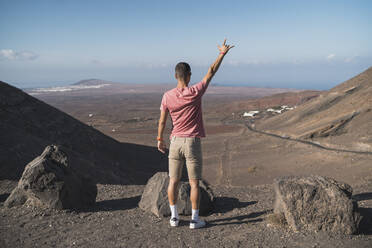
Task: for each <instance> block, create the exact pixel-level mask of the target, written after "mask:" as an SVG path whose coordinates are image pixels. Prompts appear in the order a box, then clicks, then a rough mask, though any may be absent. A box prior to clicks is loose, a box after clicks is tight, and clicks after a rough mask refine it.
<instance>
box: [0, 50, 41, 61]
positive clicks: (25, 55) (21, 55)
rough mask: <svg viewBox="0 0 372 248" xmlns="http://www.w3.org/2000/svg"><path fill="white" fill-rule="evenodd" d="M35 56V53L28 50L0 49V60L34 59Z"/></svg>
mask: <svg viewBox="0 0 372 248" xmlns="http://www.w3.org/2000/svg"><path fill="white" fill-rule="evenodd" d="M37 57H38V55H37V54H35V53H33V52H28V51H21V52H18V51H14V50H13V49H2V50H0V59H1V60H35V59H36V58H37Z"/></svg>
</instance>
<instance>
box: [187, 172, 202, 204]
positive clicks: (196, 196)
mask: <svg viewBox="0 0 372 248" xmlns="http://www.w3.org/2000/svg"><path fill="white" fill-rule="evenodd" d="M189 182H190V188H191V192H190V201H191V207H192V209H194V210H196V209H199V205H200V190H199V180H198V179H189Z"/></svg>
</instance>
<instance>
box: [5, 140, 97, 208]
mask: <svg viewBox="0 0 372 248" xmlns="http://www.w3.org/2000/svg"><path fill="white" fill-rule="evenodd" d="M96 196H97V186H96V185H95V184H94V183H93V182H92V181H91V180H90V179H88V178H86V177H84V176H82V175H80V174H79V173H77V172H76V171H75V170H73V169H72V168H71V165H70V164H69V160H68V157H67V155H66V153H65V152H63V151H62V150H61V148H60V147H58V146H54V145H50V146H47V147H46V148H45V150H44V152H43V153H42V154H41V155H40V156H38V157H36V158H35V159H34V160H33V161H31V162H30V163H29V164H27V165H26V167H25V170H24V172H23V174H22V177H21V179H20V180H19V182H18V185H17V187H16V188H15V189H14V190H13V191H12V193H11V194H10V196H9V197H8V199H7V200H6V201H5V203H4V206H7V207H12V206H16V205H23V204H25V203H27V204H28V205H32V206H36V207H42V208H54V209H66V208H69V209H74V208H83V207H86V206H89V205H92V204H94V203H95V201H96Z"/></svg>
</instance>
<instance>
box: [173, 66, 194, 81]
mask: <svg viewBox="0 0 372 248" xmlns="http://www.w3.org/2000/svg"><path fill="white" fill-rule="evenodd" d="M175 71H176V79H177V80H178V81H183V82H185V83H186V84H188V83H189V82H190V78H191V67H190V65H189V64H188V63H186V62H180V63H178V64H177V65H176V68H175Z"/></svg>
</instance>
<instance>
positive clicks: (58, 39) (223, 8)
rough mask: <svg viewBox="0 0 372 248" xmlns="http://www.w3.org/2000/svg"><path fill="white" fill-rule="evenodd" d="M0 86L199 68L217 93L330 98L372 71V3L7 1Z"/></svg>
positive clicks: (153, 78)
mask: <svg viewBox="0 0 372 248" xmlns="http://www.w3.org/2000/svg"><path fill="white" fill-rule="evenodd" d="M0 7H1V8H2V9H3V12H4V13H3V14H2V16H1V17H0V20H1V22H0V34H1V35H2V37H3V39H2V41H1V42H0V75H1V78H0V80H2V81H5V82H7V83H10V84H12V85H14V86H17V87H19V88H31V87H51V86H64V85H68V84H71V83H74V82H77V81H79V80H82V79H86V78H102V79H103V80H107V81H114V82H121V83H138V84H159V83H172V82H175V80H174V66H175V65H176V63H178V62H179V61H187V62H188V63H190V65H191V67H192V71H193V76H192V78H191V83H195V82H197V81H198V80H201V78H202V77H203V76H204V74H205V73H206V72H207V69H208V67H209V65H210V64H211V63H212V62H213V61H214V60H215V58H216V57H217V55H218V50H217V44H220V43H222V41H223V39H224V38H227V43H228V44H233V45H235V46H236V47H235V48H233V49H232V50H231V51H230V53H229V54H228V55H227V56H226V58H225V59H224V61H223V64H222V65H221V67H220V70H219V72H218V73H217V74H216V76H215V78H214V80H213V82H212V84H213V83H214V84H219V85H227V86H250V87H262V88H264V87H271V88H294V89H314V90H327V89H330V88H332V87H334V86H335V85H338V84H340V83H342V82H344V81H346V80H348V79H350V78H352V77H354V76H356V75H357V74H359V73H361V72H363V71H365V70H366V69H368V68H369V67H370V66H372V47H371V46H370V44H372V35H371V34H372V31H371V30H370V28H369V25H368V24H369V23H371V22H372V16H371V15H370V14H369V13H370V12H371V11H372V2H369V1H354V2H350V1H336V2H334V1H327V2H324V1H314V2H309V3H299V2H297V1H281V2H280V3H278V2H276V1H268V2H266V1H265V3H260V2H258V3H257V2H253V1H236V2H234V3H229V4H228V5H226V3H225V2H219V1H213V2H209V1H203V2H201V3H200V2H197V1H189V2H188V3H187V5H182V4H181V3H180V2H172V1H163V2H161V3H156V2H152V1H137V2H135V3H134V2H127V1H124V2H122V1H110V3H109V4H107V3H103V2H100V1H89V2H88V1H79V2H76V1H63V2H58V1H42V0H40V1H32V2H28V1H21V2H1V3H0Z"/></svg>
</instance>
